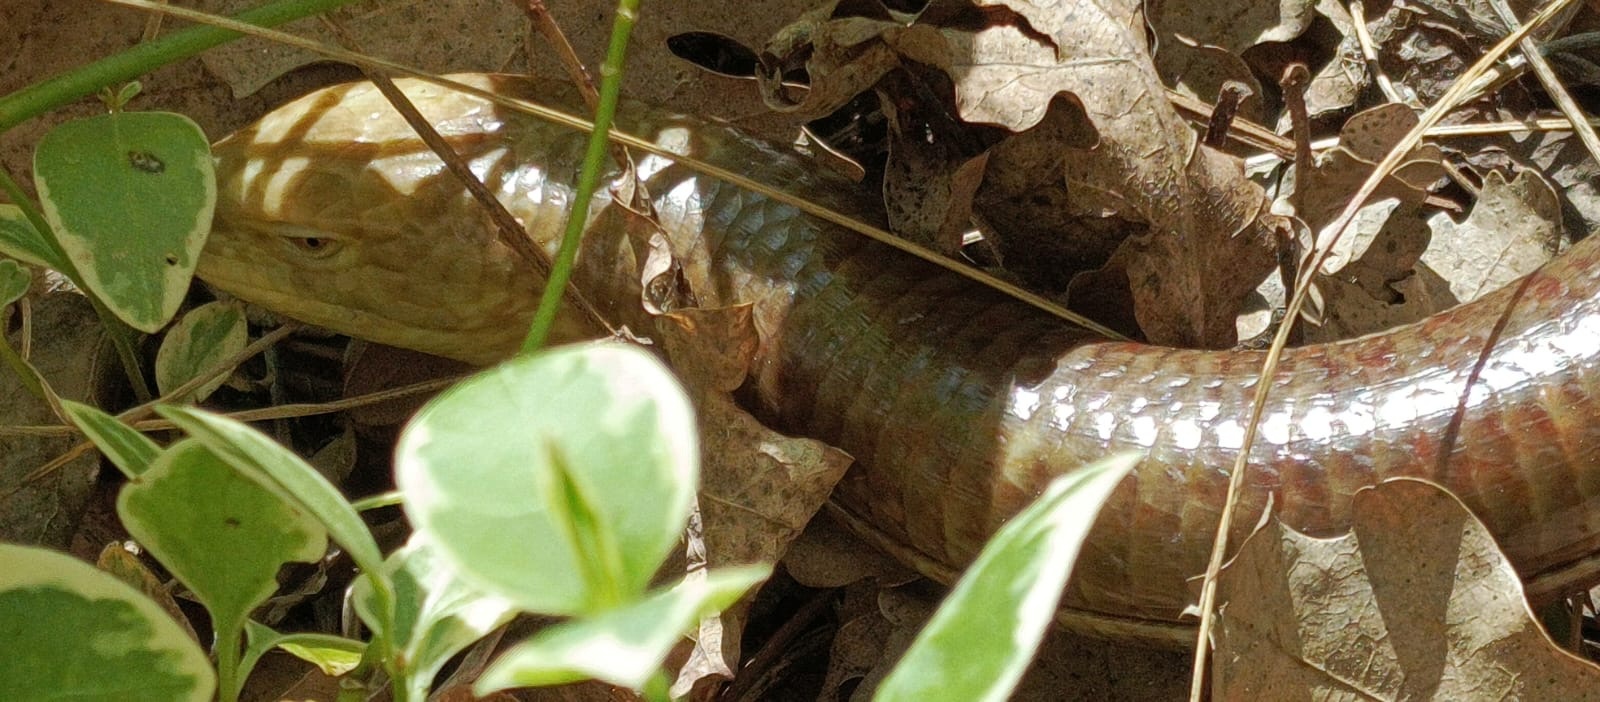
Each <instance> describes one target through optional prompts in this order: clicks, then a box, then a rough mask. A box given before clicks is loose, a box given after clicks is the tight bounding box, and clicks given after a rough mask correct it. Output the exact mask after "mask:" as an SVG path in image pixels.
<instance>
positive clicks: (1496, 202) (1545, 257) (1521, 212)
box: [1422, 170, 1565, 302]
mask: <svg viewBox="0 0 1600 702" xmlns="http://www.w3.org/2000/svg"><path fill="white" fill-rule="evenodd" d="M1430 224H1432V225H1433V245H1432V246H1429V247H1428V250H1427V251H1426V252H1425V253H1423V254H1422V261H1423V262H1424V263H1426V264H1428V266H1429V267H1431V268H1432V269H1433V270H1434V272H1436V273H1438V274H1439V275H1441V276H1443V277H1444V278H1445V279H1446V280H1448V281H1450V291H1451V292H1452V293H1454V294H1455V296H1456V298H1457V299H1459V300H1461V301H1462V302H1467V301H1469V300H1474V299H1477V298H1478V296H1479V295H1482V294H1484V293H1486V292H1490V291H1493V290H1497V289H1499V288H1501V287H1504V286H1505V285H1506V284H1508V283H1510V282H1512V281H1514V280H1516V279H1518V278H1521V277H1522V276H1524V275H1527V274H1529V273H1532V272H1533V270H1534V269H1536V268H1538V267H1539V266H1542V265H1544V263H1545V262H1546V261H1549V260H1550V258H1551V257H1553V256H1555V255H1556V254H1558V253H1560V251H1561V249H1562V248H1564V246H1563V245H1564V244H1565V241H1564V240H1563V239H1562V236H1561V235H1562V227H1561V201H1560V199H1559V198H1558V197H1557V195H1556V191H1555V188H1554V187H1552V186H1551V185H1550V183H1549V182H1548V181H1546V180H1545V179H1544V177H1543V176H1541V175H1539V173H1538V172H1536V171H1527V170H1525V171H1522V172H1521V173H1519V174H1518V175H1517V177H1516V178H1515V179H1514V180H1512V181H1510V182H1506V178H1505V175H1504V174H1503V173H1501V172H1500V171H1489V173H1488V175H1486V176H1484V179H1483V190H1482V191H1481V192H1480V193H1479V194H1478V201H1477V202H1476V203H1475V204H1474V205H1473V206H1472V212H1471V213H1470V214H1468V215H1467V217H1466V219H1464V220H1462V221H1461V222H1460V223H1459V224H1458V223H1456V222H1454V221H1452V220H1451V219H1450V218H1449V216H1447V215H1444V214H1442V213H1441V214H1440V215H1438V216H1437V217H1435V218H1434V219H1432V220H1431V221H1430Z"/></svg>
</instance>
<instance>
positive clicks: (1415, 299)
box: [1302, 200, 1456, 343]
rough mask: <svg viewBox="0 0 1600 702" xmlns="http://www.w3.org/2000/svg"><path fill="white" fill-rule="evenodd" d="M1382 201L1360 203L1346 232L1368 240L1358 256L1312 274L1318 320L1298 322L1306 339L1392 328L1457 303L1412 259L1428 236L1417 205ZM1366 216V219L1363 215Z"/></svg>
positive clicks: (1418, 256) (1436, 278) (1416, 257)
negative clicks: (1332, 270)
mask: <svg viewBox="0 0 1600 702" xmlns="http://www.w3.org/2000/svg"><path fill="white" fill-rule="evenodd" d="M1387 204H1388V205H1390V206H1380V207H1368V208H1365V209H1363V210H1362V211H1361V215H1360V216H1358V217H1357V219H1356V221H1355V222H1354V223H1353V224H1352V225H1351V229H1350V232H1348V233H1347V234H1346V238H1352V239H1357V240H1358V241H1360V240H1366V241H1367V242H1368V243H1365V245H1364V251H1363V252H1362V253H1361V258H1359V259H1357V260H1355V261H1353V262H1351V263H1349V264H1346V265H1344V267H1343V268H1341V269H1339V272H1338V273H1337V274H1332V275H1329V274H1318V275H1317V278H1316V289H1317V291H1318V292H1319V293H1320V295H1319V301H1320V303H1321V305H1320V310H1319V312H1320V315H1319V318H1320V323H1319V324H1316V325H1307V326H1305V327H1303V328H1302V330H1303V332H1304V336H1303V341H1305V342H1306V343H1322V342H1332V341H1338V340H1340V339H1351V338H1355V337H1358V336H1361V335H1363V334H1370V333H1372V332H1378V331H1383V330H1385V329H1391V328H1394V327H1397V326H1400V325H1402V324H1408V323H1411V322H1415V321H1417V320H1419V319H1422V318H1424V317H1427V316H1429V315H1431V314H1434V313H1435V312H1438V311H1440V310H1444V309H1448V308H1450V307H1453V306H1454V305H1455V304H1456V300H1455V298H1454V297H1453V296H1451V294H1450V290H1449V287H1448V286H1447V285H1446V284H1445V283H1444V281H1442V280H1440V279H1439V276H1438V275H1436V274H1434V273H1433V271H1432V270H1430V269H1429V268H1428V267H1427V266H1419V265H1417V263H1418V261H1419V260H1420V259H1421V257H1422V252H1423V250H1424V249H1427V248H1428V244H1429V241H1430V240H1431V237H1430V235H1429V230H1428V226H1427V223H1426V222H1424V221H1423V219H1422V217H1423V215H1422V208H1421V207H1419V206H1418V205H1416V204H1398V203H1395V202H1394V201H1393V200H1390V201H1388V203H1387ZM1369 219H1370V220H1372V222H1371V223H1370V224H1369V223H1367V222H1366V221H1365V220H1369ZM1352 234H1354V235H1356V236H1351V235H1352Z"/></svg>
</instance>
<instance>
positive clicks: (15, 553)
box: [0, 544, 217, 702]
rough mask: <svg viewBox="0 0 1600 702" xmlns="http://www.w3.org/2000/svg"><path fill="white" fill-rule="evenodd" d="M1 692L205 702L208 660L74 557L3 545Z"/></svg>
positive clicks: (127, 590)
mask: <svg viewBox="0 0 1600 702" xmlns="http://www.w3.org/2000/svg"><path fill="white" fill-rule="evenodd" d="M0 661H3V663H0V690H4V691H5V692H4V697H5V699H7V700H12V701H15V702H34V701H38V702H50V701H54V700H68V699H70V700H86V701H87V700H106V701H107V702H111V701H113V700H134V699H137V700H151V701H166V700H173V701H178V700H183V701H187V702H203V701H205V700H210V699H211V696H212V693H213V692H214V691H215V689H216V684H217V683H216V675H215V673H213V672H212V670H211V664H210V662H209V661H207V660H206V654H205V652H204V651H202V650H201V649H200V647H199V646H198V645H197V644H196V643H195V642H194V640H193V639H191V638H189V637H188V635H187V634H185V633H184V631H183V629H182V628H181V627H179V626H178V625H177V624H176V623H175V622H173V621H172V619H171V618H169V617H168V616H167V615H166V613H165V612H162V611H161V607H160V606H158V605H157V604H156V603H155V602H152V601H151V600H150V598H148V597H145V596H144V595H143V594H141V593H139V592H138V591H137V590H134V589H133V588H131V587H129V586H128V585H127V584H126V583H123V582H122V581H120V580H117V579H116V578H114V577H112V576H110V575H108V574H106V573H102V572H100V571H98V570H95V569H94V568H92V567H90V566H89V565H88V564H86V563H83V562H81V561H78V560H77V559H75V558H72V557H71V556H68V555H65V554H61V553H56V552H53V551H47V550H44V549H39V548H32V547H28V546H13V545H9V544H0Z"/></svg>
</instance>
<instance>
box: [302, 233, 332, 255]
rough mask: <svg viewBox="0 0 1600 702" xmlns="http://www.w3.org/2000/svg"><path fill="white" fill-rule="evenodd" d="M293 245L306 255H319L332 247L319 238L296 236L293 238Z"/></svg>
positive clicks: (325, 240)
mask: <svg viewBox="0 0 1600 702" xmlns="http://www.w3.org/2000/svg"><path fill="white" fill-rule="evenodd" d="M294 245H295V246H296V247H298V248H299V249H300V250H301V251H304V252H306V253H321V252H322V251H324V250H326V249H327V248H328V247H329V246H332V245H333V242H331V241H329V240H327V239H324V238H322V237H320V236H297V237H295V238H294Z"/></svg>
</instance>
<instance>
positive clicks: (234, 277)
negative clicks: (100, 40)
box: [198, 76, 543, 363]
mask: <svg viewBox="0 0 1600 702" xmlns="http://www.w3.org/2000/svg"><path fill="white" fill-rule="evenodd" d="M476 80H478V81H480V82H484V83H486V85H484V86H483V87H485V88H487V89H492V88H493V86H492V85H489V84H488V83H492V82H493V81H494V80H496V79H495V78H494V77H490V76H479V77H477V78H476ZM403 85H404V89H405V91H406V92H407V93H408V94H409V95H410V96H411V97H412V99H413V101H414V102H415V103H416V104H417V105H418V106H419V108H421V109H422V110H423V113H424V116H425V117H427V118H428V119H429V121H431V122H433V123H434V124H435V125H437V126H438V128H439V131H440V133H441V134H442V135H443V136H444V137H445V138H446V140H447V141H448V142H450V143H451V144H452V146H454V147H455V148H456V150H457V151H458V152H459V153H461V154H462V155H463V157H464V158H465V160H467V161H468V163H470V164H471V166H472V168H473V170H474V171H478V172H480V173H495V172H501V173H503V172H507V170H508V164H505V163H502V162H503V161H505V160H507V159H509V158H511V156H509V155H508V154H509V152H508V150H507V149H505V148H503V147H502V146H500V145H499V141H500V140H497V139H494V138H492V137H493V136H494V133H495V132H496V130H497V129H499V128H500V127H501V126H502V123H501V122H500V120H499V118H498V117H496V114H495V112H494V109H493V107H494V106H493V105H491V104H490V103H488V102H485V101H482V100H478V99H475V98H471V97H470V96H466V95H460V94H457V93H453V92H450V91H446V90H445V89H443V88H438V87H434V86H431V85H428V84H425V83H420V82H410V81H408V82H405V83H403ZM213 152H214V155H215V159H216V164H217V176H218V181H219V183H218V203H217V209H216V217H215V220H214V223H213V228H212V232H211V236H210V238H209V240H208V243H207V244H206V248H205V250H204V253H203V254H202V256H201V258H200V264H199V270H198V275H199V276H200V277H201V278H202V279H203V280H205V281H207V282H209V283H211V284H212V285H213V286H215V287H217V288H219V289H221V290H224V291H226V292H228V293H230V294H232V295H235V296H238V297H240V298H242V299H245V300H247V301H250V302H253V303H256V304H259V305H261V306H263V307H266V308H267V309H270V310H272V311H274V312H277V313H279V314H282V315H285V316H288V317H291V318H294V319H298V320H301V321H304V322H308V323H311V324H315V325H318V326H322V327H326V328H329V329H332V330H334V331H337V332H340V333H344V334H349V335H351V336H356V337H360V338H364V339H368V340H371V341H377V342H380V343H385V344H390V345H394V346H401V347H405V348H411V349H415V350H419V351H424V352H427V353H433V354H437V355H441V356H446V357H450V358H456V359H460V360H465V361H468V362H473V363H488V362H492V361H495V360H498V359H501V358H504V357H506V356H509V355H510V354H512V353H514V352H515V350H516V349H517V347H518V345H519V344H520V342H521V339H522V336H523V334H524V333H525V332H526V330H527V327H528V323H529V320H530V319H531V318H532V315H533V310H534V308H535V306H536V305H537V302H538V297H539V291H540V288H541V287H542V284H543V280H542V277H541V276H539V275H538V274H537V273H535V272H534V270H533V269H532V267H531V265H529V264H527V263H526V262H524V261H523V260H522V259H521V258H519V257H518V256H517V255H516V254H515V252H513V251H512V250H511V249H510V248H509V247H507V246H506V245H504V244H503V243H501V241H499V239H498V237H497V236H496V233H495V230H494V229H493V228H492V226H491V224H490V221H489V218H488V217H487V215H485V214H484V210H483V208H482V207H481V206H479V205H478V203H477V202H475V201H474V200H473V199H472V198H471V196H470V195H469V194H468V193H467V192H466V190H465V188H464V187H463V186H462V185H461V184H460V182H459V181H458V180H456V179H455V178H454V177H453V176H452V175H451V174H450V173H448V172H447V171H446V170H445V167H444V164H443V163H442V162H441V161H440V160H439V158H438V157H437V156H435V155H434V154H433V152H432V151H430V150H429V149H428V147H427V146H426V145H424V144H423V143H422V141H421V140H420V138H418V137H417V136H416V135H415V133H414V132H413V131H412V130H411V128H410V127H409V126H407V125H406V123H405V122H404V120H403V119H401V117H400V116H399V115H398V113H396V112H395V111H394V109H393V108H392V107H390V105H389V104H388V102H387V101H385V100H384V98H383V97H382V95H381V94H380V93H379V92H378V91H377V90H376V89H375V88H374V87H373V86H372V85H371V84H369V83H360V84H351V85H342V86H335V87H332V88H327V89H324V90H320V91H317V92H314V93H312V94H310V95H307V96H305V97H303V98H301V99H299V100H297V101H295V102H292V103H290V104H288V105H285V106H284V107H281V108H279V109H278V110H276V111H274V112H272V113H271V114H269V115H267V116H266V117H265V118H263V119H262V120H261V121H260V122H258V123H256V124H255V125H253V126H251V127H249V128H247V129H245V130H243V131H240V132H238V133H236V134H234V135H232V136H230V137H228V138H226V139H224V140H222V141H221V142H219V143H218V144H216V145H215V147H214V148H213ZM502 199H504V198H502ZM523 209H524V210H527V208H526V207H524V208H523ZM513 214H515V215H517V216H518V217H519V218H521V219H523V221H524V222H529V221H530V218H532V219H541V218H539V217H537V215H538V212H529V211H522V212H517V211H515V208H514V211H513ZM530 226H531V224H530ZM541 226H542V225H541Z"/></svg>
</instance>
